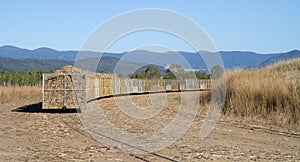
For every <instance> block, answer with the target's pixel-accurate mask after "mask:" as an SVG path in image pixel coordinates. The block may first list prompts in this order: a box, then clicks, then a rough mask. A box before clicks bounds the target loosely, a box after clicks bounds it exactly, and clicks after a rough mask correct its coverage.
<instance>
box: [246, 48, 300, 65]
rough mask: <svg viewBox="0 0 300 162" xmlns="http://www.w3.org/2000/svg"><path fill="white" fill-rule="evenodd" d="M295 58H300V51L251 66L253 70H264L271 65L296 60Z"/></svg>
mask: <svg viewBox="0 0 300 162" xmlns="http://www.w3.org/2000/svg"><path fill="white" fill-rule="evenodd" d="M295 58H300V51H298V50H293V51H290V52H287V53H283V54H281V55H280V56H277V57H271V58H269V59H268V60H266V61H264V62H262V63H260V64H258V65H256V66H251V68H262V67H266V66H269V65H274V64H276V63H278V62H282V61H288V60H291V59H295Z"/></svg>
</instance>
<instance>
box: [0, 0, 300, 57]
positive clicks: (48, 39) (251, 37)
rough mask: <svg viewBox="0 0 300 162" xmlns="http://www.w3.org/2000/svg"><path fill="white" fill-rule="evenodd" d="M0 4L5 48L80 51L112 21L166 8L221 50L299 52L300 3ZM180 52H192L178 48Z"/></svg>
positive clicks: (15, 0) (57, 0)
mask: <svg viewBox="0 0 300 162" xmlns="http://www.w3.org/2000/svg"><path fill="white" fill-rule="evenodd" d="M0 3H1V5H0V18H1V20H2V21H1V25H0V29H1V30H0V46H2V45H15V46H18V47H22V48H28V49H35V48H39V47H50V48H54V49H58V50H78V49H80V47H81V45H82V43H83V42H84V41H85V39H86V38H87V37H88V35H89V34H90V33H91V32H92V31H93V30H94V29H95V28H96V27H97V26H99V25H100V24H102V23H104V22H105V21H107V20H108V19H110V18H111V17H113V16H115V15H117V14H120V13H123V12H127V11H130V10H135V9H142V8H161V9H168V10H171V11H175V12H178V13H181V14H183V15H185V16H187V17H189V18H190V19H192V20H194V21H195V22H196V23H198V24H199V25H200V26H201V27H202V28H203V29H204V30H205V31H206V32H207V33H208V35H209V36H210V38H211V39H212V40H213V42H214V43H215V45H216V47H217V49H219V50H226V51H232V50H242V51H255V52H260V53H272V52H282V51H289V50H293V49H300V21H299V20H300V10H299V7H300V1H297V0H251V1H250V0H248V1H241V0H210V1H209V0H207V1H200V0H190V1H174V0H165V1H158V0H152V1H146V0H132V1H126V2H125V1H99V0H94V1H93V0H87V1H84V0H78V1H73V0H64V1H63V0H51V1H38V0H26V1H23V0H6V1H4V0H3V1H1V2H0ZM132 38H134V37H131V38H130V37H129V38H128V40H134V39H132ZM149 39H150V38H149ZM124 42H127V43H122V47H118V48H115V49H114V50H116V51H118V52H121V51H124V50H130V49H133V48H134V45H135V44H134V43H132V44H130V42H128V41H124ZM149 42H151V39H150V40H148V43H149ZM154 43H156V42H155V41H154ZM176 50H188V49H185V46H179V47H178V49H176Z"/></svg>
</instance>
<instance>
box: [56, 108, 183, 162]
mask: <svg viewBox="0 0 300 162" xmlns="http://www.w3.org/2000/svg"><path fill="white" fill-rule="evenodd" d="M66 116H67V117H66ZM58 118H59V120H60V121H61V122H62V123H64V124H65V125H66V126H67V127H68V128H69V129H71V130H73V131H75V132H77V133H78V134H79V135H81V136H82V137H84V138H87V139H89V140H91V141H94V142H97V143H99V144H101V143H100V142H99V141H97V140H95V139H94V138H93V137H91V136H89V135H88V133H87V132H86V131H87V130H80V129H79V128H75V125H77V126H80V125H81V122H79V121H78V120H76V119H75V118H74V116H73V115H70V114H68V115H65V114H64V115H61V114H58ZM83 131H85V132H83ZM93 133H95V134H97V135H100V136H102V137H105V138H108V139H109V140H113V141H115V142H119V143H121V144H123V145H127V146H128V147H132V148H133V149H136V150H139V151H141V152H144V153H147V154H148V155H147V156H149V155H151V156H154V157H156V158H159V159H163V160H166V161H172V162H178V160H176V159H173V158H171V157H168V156H166V155H163V154H159V153H155V152H150V151H147V150H144V149H140V148H137V147H135V146H132V145H130V144H128V143H124V142H121V141H118V140H116V139H113V138H111V137H108V136H105V135H103V134H100V133H98V132H93ZM110 149H112V150H115V151H116V152H119V150H118V149H117V148H111V147H110ZM129 156H131V157H133V158H136V159H138V160H141V161H145V162H150V161H151V160H148V159H147V158H146V157H142V156H140V155H136V154H129Z"/></svg>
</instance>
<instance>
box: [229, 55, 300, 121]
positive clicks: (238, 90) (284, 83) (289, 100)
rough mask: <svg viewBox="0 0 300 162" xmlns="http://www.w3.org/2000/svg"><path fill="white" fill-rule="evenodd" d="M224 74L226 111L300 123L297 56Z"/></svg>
mask: <svg viewBox="0 0 300 162" xmlns="http://www.w3.org/2000/svg"><path fill="white" fill-rule="evenodd" d="M226 77H227V79H226V80H227V94H226V95H227V96H226V104H225V107H224V114H225V115H232V116H237V117H250V118H257V119H263V120H265V121H268V122H272V123H276V124H291V125H298V126H300V59H296V60H292V61H288V62H282V63H279V64H276V65H274V66H270V67H266V68H264V69H260V70H239V71H234V72H228V73H227V75H226Z"/></svg>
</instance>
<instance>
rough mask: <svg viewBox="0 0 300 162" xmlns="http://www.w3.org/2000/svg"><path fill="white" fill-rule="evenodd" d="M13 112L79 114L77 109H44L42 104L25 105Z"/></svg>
mask: <svg viewBox="0 0 300 162" xmlns="http://www.w3.org/2000/svg"><path fill="white" fill-rule="evenodd" d="M12 112H26V113H77V110H76V109H65V110H63V109H42V102H37V103H33V104H29V105H24V106H21V107H18V108H16V109H13V110H12Z"/></svg>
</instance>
